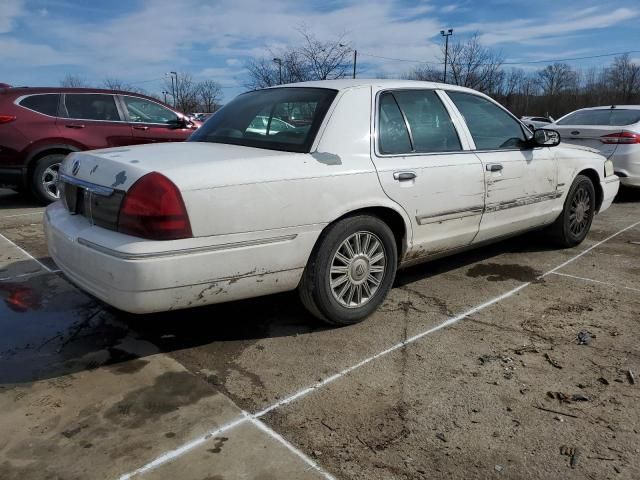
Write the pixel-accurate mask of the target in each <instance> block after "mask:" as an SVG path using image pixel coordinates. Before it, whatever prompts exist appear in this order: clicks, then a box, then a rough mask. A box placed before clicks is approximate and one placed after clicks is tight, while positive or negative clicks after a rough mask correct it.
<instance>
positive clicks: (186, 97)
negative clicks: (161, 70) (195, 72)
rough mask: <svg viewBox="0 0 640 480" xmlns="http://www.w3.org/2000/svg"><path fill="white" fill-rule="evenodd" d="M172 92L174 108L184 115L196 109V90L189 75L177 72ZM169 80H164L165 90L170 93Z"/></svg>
mask: <svg viewBox="0 0 640 480" xmlns="http://www.w3.org/2000/svg"><path fill="white" fill-rule="evenodd" d="M174 82H175V83H174V85H173V91H174V92H175V99H174V100H175V106H176V108H177V109H178V110H180V111H181V112H184V113H189V112H193V111H195V110H196V109H197V107H198V88H197V84H196V83H195V82H194V81H193V77H192V76H191V74H190V73H184V72H178V74H177V75H176V77H175V80H174ZM171 87H172V85H171V79H169V78H166V79H165V89H166V90H168V91H171Z"/></svg>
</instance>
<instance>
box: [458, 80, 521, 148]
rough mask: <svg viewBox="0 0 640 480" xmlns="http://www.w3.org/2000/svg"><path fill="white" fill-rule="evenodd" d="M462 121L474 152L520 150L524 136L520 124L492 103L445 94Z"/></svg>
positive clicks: (471, 95)
mask: <svg viewBox="0 0 640 480" xmlns="http://www.w3.org/2000/svg"><path fill="white" fill-rule="evenodd" d="M447 95H449V98H451V100H452V101H453V103H454V104H455V105H456V107H457V108H458V110H460V113H461V114H462V116H463V117H464V119H465V122H466V123H467V127H469V131H470V132H471V136H472V137H473V141H474V142H475V144H476V149H478V150H500V149H514V148H522V147H523V146H524V145H525V140H526V138H525V136H524V132H523V130H522V126H521V124H520V122H518V121H517V120H516V119H514V118H513V117H512V116H511V115H509V114H508V113H507V112H506V111H504V110H503V109H502V108H500V107H498V106H497V105H496V104H494V103H493V102H491V101H489V100H487V99H486V98H482V97H480V96H478V95H473V94H470V93H464V92H453V91H449V92H447Z"/></svg>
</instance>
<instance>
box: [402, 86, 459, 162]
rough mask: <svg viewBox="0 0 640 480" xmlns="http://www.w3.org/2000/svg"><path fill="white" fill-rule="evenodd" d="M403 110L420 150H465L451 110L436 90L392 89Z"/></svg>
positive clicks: (421, 151)
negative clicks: (452, 118) (447, 108)
mask: <svg viewBox="0 0 640 480" xmlns="http://www.w3.org/2000/svg"><path fill="white" fill-rule="evenodd" d="M393 95H394V97H395V98H396V101H397V102H398V105H399V106H400V109H401V110H402V112H404V115H405V117H406V118H407V122H408V123H409V128H410V129H411V139H412V140H413V151H414V152H417V153H430V152H453V151H459V150H462V146H461V145H460V139H459V138H458V133H457V132H456V129H455V127H454V126H453V123H452V122H451V117H450V116H449V112H447V110H446V109H445V108H444V105H443V104H442V102H441V101H440V99H439V98H438V95H437V94H436V92H435V91H433V90H398V91H395V92H393Z"/></svg>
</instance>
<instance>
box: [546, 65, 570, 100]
mask: <svg viewBox="0 0 640 480" xmlns="http://www.w3.org/2000/svg"><path fill="white" fill-rule="evenodd" d="M538 83H539V85H540V88H542V93H543V95H547V96H549V97H555V96H557V95H559V94H561V93H565V92H567V91H568V90H571V89H574V88H575V87H576V86H577V83H578V75H577V73H576V72H575V70H573V69H572V68H571V67H570V66H569V65H567V64H566V63H554V64H553V65H547V66H546V67H545V68H543V69H542V70H539V71H538Z"/></svg>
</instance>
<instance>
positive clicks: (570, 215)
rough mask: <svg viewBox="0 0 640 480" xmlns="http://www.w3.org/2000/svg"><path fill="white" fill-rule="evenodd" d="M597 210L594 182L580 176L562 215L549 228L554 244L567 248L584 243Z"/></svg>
mask: <svg viewBox="0 0 640 480" xmlns="http://www.w3.org/2000/svg"><path fill="white" fill-rule="evenodd" d="M595 209H596V191H595V188H594V186H593V182H592V181H591V179H590V178H589V177H587V176H585V175H578V176H577V177H576V179H575V180H574V181H573V184H572V185H571V188H570V189H569V193H568V194H567V198H566V199H565V201H564V208H563V209H562V213H561V214H560V215H559V216H558V218H557V219H556V221H555V222H554V223H553V224H552V225H551V227H550V228H549V233H550V234H551V238H552V240H553V241H554V243H556V244H557V245H559V246H561V247H565V248H569V247H575V246H576V245H579V244H580V243H582V241H583V240H584V239H585V237H586V236H587V234H588V233H589V229H590V228H591V223H592V222H593V217H594V215H595Z"/></svg>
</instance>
